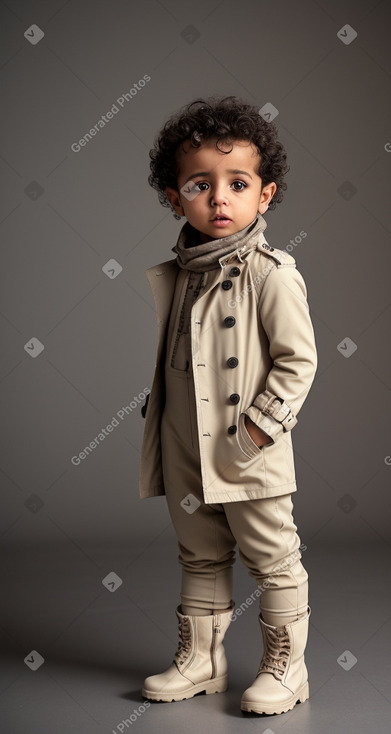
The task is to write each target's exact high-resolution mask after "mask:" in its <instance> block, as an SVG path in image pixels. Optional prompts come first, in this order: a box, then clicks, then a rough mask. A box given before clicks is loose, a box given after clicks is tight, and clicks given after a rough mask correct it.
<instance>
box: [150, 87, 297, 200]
mask: <svg viewBox="0 0 391 734" xmlns="http://www.w3.org/2000/svg"><path fill="white" fill-rule="evenodd" d="M277 135H278V130H277V127H276V126H275V125H274V123H272V122H266V120H264V119H263V117H261V115H260V114H259V111H258V109H257V108H256V107H254V106H253V105H250V104H248V103H246V102H245V101H244V100H243V99H240V98H239V97H234V96H229V97H219V96H212V97H208V98H207V99H206V100H203V99H196V100H194V101H193V102H190V103H189V104H188V105H185V106H184V107H182V108H181V109H180V110H179V111H178V112H176V113H175V114H174V115H172V116H171V117H170V118H169V119H168V120H167V122H166V123H165V124H164V126H163V128H162V129H161V130H160V132H159V133H158V134H157V136H156V138H155V140H154V143H153V145H154V147H153V148H151V150H150V151H149V157H150V159H151V161H150V169H151V174H150V175H149V176H148V183H149V184H150V186H152V188H154V189H156V191H157V192H158V197H159V201H160V203H161V205H162V206H165V207H171V204H170V202H169V200H168V198H167V195H166V193H165V191H164V189H165V187H166V186H169V187H170V188H173V189H176V190H177V174H178V163H177V156H176V152H177V149H178V146H179V145H180V144H181V143H182V142H183V141H185V140H190V142H191V145H192V146H194V147H196V148H199V147H200V145H201V144H202V143H203V142H205V141H207V140H209V139H210V138H215V137H217V140H216V148H217V149H218V150H220V148H219V145H218V144H219V142H220V141H222V142H223V143H227V142H232V141H234V140H249V141H251V142H252V143H253V144H254V145H255V146H256V148H257V149H258V152H259V153H260V156H261V162H260V165H259V169H258V175H259V176H260V177H261V179H262V186H267V184H269V183H271V182H272V181H274V182H275V183H276V185H277V189H276V192H275V194H274V196H273V198H272V200H271V202H270V204H269V211H273V210H274V209H275V208H276V204H278V203H280V202H281V201H282V199H283V191H284V190H285V189H286V188H287V185H286V183H285V182H284V176H285V174H286V173H287V172H288V171H289V170H290V167H289V166H288V165H287V163H286V153H285V150H284V147H283V145H282V143H280V142H279V141H278V140H277ZM221 152H222V153H224V152H229V151H221Z"/></svg>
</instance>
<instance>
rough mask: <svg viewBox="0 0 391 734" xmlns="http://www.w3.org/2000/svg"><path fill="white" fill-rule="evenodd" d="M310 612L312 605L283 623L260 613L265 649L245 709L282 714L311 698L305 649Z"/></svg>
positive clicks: (242, 706) (243, 700)
mask: <svg viewBox="0 0 391 734" xmlns="http://www.w3.org/2000/svg"><path fill="white" fill-rule="evenodd" d="M310 614H311V607H307V612H306V614H305V616H302V617H300V618H299V619H298V620H297V621H296V622H291V623H290V624H286V625H284V626H282V627H273V626H272V625H271V624H266V622H264V621H263V619H262V616H261V614H260V615H259V621H260V624H261V629H262V637H263V649H264V652H263V657H262V660H261V664H260V667H259V670H258V673H257V676H256V679H255V681H254V683H253V684H252V686H250V688H247V690H246V691H245V692H244V693H243V696H242V701H241V704H240V708H241V709H242V711H253V712H254V713H256V714H282V713H283V712H284V711H289V710H290V709H293V707H294V706H295V704H296V703H297V702H298V701H299V702H300V703H303V702H304V701H306V700H307V698H308V697H309V685H308V671H307V668H306V665H305V662H304V650H305V647H306V644H307V637H308V620H309V617H310Z"/></svg>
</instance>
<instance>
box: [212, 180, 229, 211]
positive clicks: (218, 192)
mask: <svg viewBox="0 0 391 734" xmlns="http://www.w3.org/2000/svg"><path fill="white" fill-rule="evenodd" d="M227 201H228V197H227V194H226V192H225V191H224V190H223V186H222V185H220V186H217V187H216V188H215V189H213V190H212V194H211V203H212V206H214V205H217V206H220V205H221V204H226V203H227Z"/></svg>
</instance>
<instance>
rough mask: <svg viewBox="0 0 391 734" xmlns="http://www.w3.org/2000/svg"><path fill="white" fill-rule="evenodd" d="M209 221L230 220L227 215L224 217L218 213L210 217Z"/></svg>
mask: <svg viewBox="0 0 391 734" xmlns="http://www.w3.org/2000/svg"><path fill="white" fill-rule="evenodd" d="M210 221H211V222H230V221H231V220H230V218H229V217H226V216H223V215H220V214H216V216H214V217H213V219H211V220H210Z"/></svg>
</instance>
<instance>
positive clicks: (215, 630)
mask: <svg viewBox="0 0 391 734" xmlns="http://www.w3.org/2000/svg"><path fill="white" fill-rule="evenodd" d="M220 627H221V616H220V614H217V615H215V617H214V624H213V637H212V645H211V649H210V651H211V658H212V679H213V678H216V672H217V671H216V668H217V665H216V641H217V640H216V635H218V634H220V633H221V630H220Z"/></svg>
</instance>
